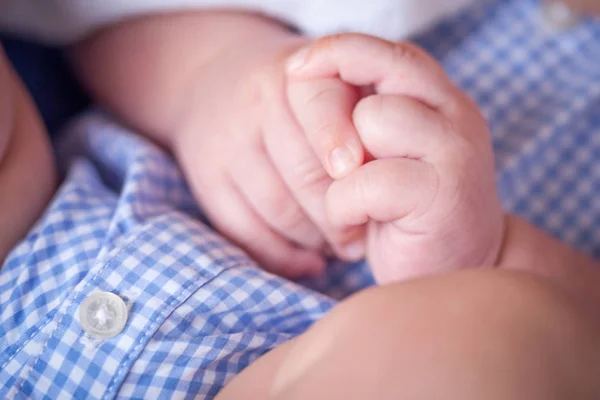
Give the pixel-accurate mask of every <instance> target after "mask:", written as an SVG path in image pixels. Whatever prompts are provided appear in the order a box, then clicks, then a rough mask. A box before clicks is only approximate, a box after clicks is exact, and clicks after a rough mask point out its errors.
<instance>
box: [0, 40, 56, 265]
mask: <svg viewBox="0 0 600 400" xmlns="http://www.w3.org/2000/svg"><path fill="white" fill-rule="evenodd" d="M55 179H56V178H55V169H54V164H53V160H52V155H51V151H50V145H49V143H48V139H47V135H46V133H45V130H44V126H43V124H42V122H41V119H40V118H39V115H38V114H37V111H36V110H35V107H34V105H33V102H32V101H31V99H30V98H29V96H28V94H27V92H26V90H25V88H24V86H23V85H22V84H21V82H20V81H19V80H18V79H17V77H16V74H15V73H14V71H13V70H12V68H11V67H10V65H9V63H8V61H7V60H6V58H5V56H4V54H3V52H2V48H1V47H0V188H1V192H0V193H1V194H0V265H1V264H2V262H3V261H4V258H5V257H6V255H7V254H8V252H9V251H10V249H11V248H12V247H13V246H14V245H15V243H17V241H19V240H20V239H21V238H22V237H23V236H24V235H25V234H26V233H27V231H28V230H29V229H30V227H31V225H33V223H34V222H35V220H36V219H37V218H38V217H39V215H40V213H41V212H42V210H43V209H44V207H45V205H46V203H47V202H48V200H49V198H50V196H51V195H52V193H53V191H54V188H55Z"/></svg>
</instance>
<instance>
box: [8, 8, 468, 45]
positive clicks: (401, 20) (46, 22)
mask: <svg viewBox="0 0 600 400" xmlns="http://www.w3.org/2000/svg"><path fill="white" fill-rule="evenodd" d="M472 1H474V0H221V1H220V0H0V29H2V30H5V31H9V32H12V33H16V34H19V35H22V36H26V37H30V38H34V39H37V40H41V41H43V42H47V43H55V44H67V43H72V42H75V41H77V40H79V39H81V38H83V37H85V36H86V35H87V34H89V33H90V32H92V31H94V30H95V29H98V28H100V27H102V26H105V25H109V24H111V23H114V22H116V21H119V20H121V19H124V18H128V17H132V16H137V15H141V14H146V13H153V12H164V11H175V10H186V9H198V8H207V7H212V8H243V9H250V10H256V11H260V12H263V13H265V14H267V15H270V16H273V17H276V18H279V19H281V20H283V21H285V22H287V23H289V24H292V25H294V26H296V27H298V28H299V29H300V30H302V31H303V32H305V33H306V34H308V35H311V36H322V35H325V34H329V33H338V32H344V31H354V32H363V33H369V34H374V35H378V36H382V37H385V38H388V39H393V40H397V39H401V38H404V37H406V36H408V35H410V34H413V33H416V32H417V31H420V30H423V29H425V28H426V27H428V26H429V25H430V24H431V23H433V22H435V21H437V20H438V19H440V18H441V17H443V16H449V15H451V14H453V13H455V12H456V11H458V10H460V9H461V8H462V7H464V6H465V5H466V4H468V3H471V2H472Z"/></svg>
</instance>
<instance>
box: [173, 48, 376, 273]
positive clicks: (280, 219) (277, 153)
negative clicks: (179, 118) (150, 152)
mask: <svg viewBox="0 0 600 400" xmlns="http://www.w3.org/2000/svg"><path fill="white" fill-rule="evenodd" d="M300 44H301V43H300V42H299V41H298V39H294V40H293V41H291V42H289V41H288V43H283V44H282V43H281V40H279V42H277V43H272V44H269V43H262V44H261V45H260V46H255V47H254V48H252V49H246V48H239V47H236V48H235V51H234V52H233V54H224V55H222V56H221V57H219V60H218V61H216V62H215V63H214V64H210V65H206V66H204V67H203V69H202V70H201V71H199V72H198V74H197V76H196V78H195V79H196V80H195V82H194V85H193V88H191V90H192V92H193V97H192V98H191V100H190V107H189V112H187V113H186V115H185V119H184V121H183V122H182V123H181V126H182V128H181V130H180V131H179V132H178V135H177V137H176V138H175V144H174V145H173V148H174V152H175V154H176V156H177V159H178V161H179V163H180V164H181V166H182V168H183V170H184V172H185V173H186V176H187V179H188V181H189V184H190V187H191V189H192V191H193V193H194V195H195V197H196V199H197V200H199V202H200V204H201V206H202V208H203V210H204V211H205V212H206V214H207V216H208V217H209V219H210V220H211V222H212V223H213V224H214V225H215V227H216V228H217V229H218V230H219V231H220V232H221V233H222V234H224V235H225V236H226V237H228V238H229V239H230V240H232V241H233V242H234V243H236V244H237V245H239V246H240V247H242V248H243V249H245V250H246V251H247V252H248V253H249V254H250V255H252V256H253V257H254V258H255V259H256V260H257V261H258V262H259V263H260V264H261V265H263V266H264V267H265V268H266V269H267V270H269V271H272V272H275V273H277V274H281V275H285V276H289V277H297V276H300V275H303V274H307V273H318V272H320V271H321V270H322V269H323V268H324V266H325V263H324V251H325V249H326V247H328V246H331V248H332V249H333V251H334V252H335V253H336V254H337V255H338V256H340V257H342V258H345V259H359V258H362V257H363V256H364V251H365V245H364V227H361V226H358V225H357V226H356V227H349V228H346V227H342V228H340V227H335V226H333V225H332V224H331V223H330V222H329V221H328V219H327V215H326V210H325V195H326V192H327V189H328V188H329V185H330V184H331V182H332V179H331V178H330V177H329V175H328V174H327V172H326V171H325V169H324V168H323V167H322V166H321V163H320V162H319V160H318V159H317V157H316V155H315V153H314V151H313V150H312V149H311V147H310V145H309V143H308V142H307V140H306V136H305V135H304V133H303V131H302V128H301V127H300V126H299V125H298V123H297V122H296V120H295V119H294V117H293V115H292V113H291V110H290V108H289V101H288V99H287V97H286V92H285V81H286V79H285V60H286V58H287V56H288V55H289V54H290V53H291V52H292V51H293V50H295V49H297V48H298V46H299V45H300ZM319 85H321V83H319ZM327 88H328V90H329V89H331V90H335V96H334V97H333V98H332V100H333V101H334V103H335V105H337V106H339V107H340V109H341V110H342V111H343V113H344V116H346V115H349V113H351V111H352V109H353V107H354V105H355V104H356V101H357V100H358V94H357V92H356V90H355V89H354V87H353V86H351V85H348V84H345V83H343V82H342V81H340V80H339V79H328V86H327ZM324 94H325V95H327V94H328V93H324ZM309 106H310V105H309ZM307 108H308V107H307ZM301 109H302V110H304V111H305V114H306V115H307V116H308V117H310V118H312V119H313V120H314V121H317V122H318V121H320V120H321V119H322V117H323V116H324V115H326V114H324V113H326V112H327V110H328V109H327V108H324V109H321V108H310V109H305V108H302V107H301ZM337 112H338V114H339V113H340V111H337ZM313 114H314V116H313V117H311V115H313ZM346 122H347V124H346V125H339V126H335V127H331V126H325V125H323V126H321V127H320V128H322V129H323V130H328V136H327V137H328V138H332V143H335V142H336V141H337V142H340V141H341V140H340V139H336V138H338V137H341V136H343V135H346V136H349V137H351V138H354V143H353V145H352V146H353V147H348V146H347V147H346V149H348V151H350V152H352V153H351V155H350V157H351V159H352V160H351V162H352V163H354V165H360V164H361V163H362V157H363V154H362V146H361V144H360V140H359V139H358V137H357V134H356V132H355V130H354V126H353V124H352V122H351V120H350V119H349V118H347V121H346ZM342 157H346V156H342ZM338 164H340V165H341V164H343V162H341V163H338ZM344 168H346V167H342V168H341V171H340V174H339V175H337V176H342V174H343V173H344V171H343V169H344ZM334 176H335V175H334Z"/></svg>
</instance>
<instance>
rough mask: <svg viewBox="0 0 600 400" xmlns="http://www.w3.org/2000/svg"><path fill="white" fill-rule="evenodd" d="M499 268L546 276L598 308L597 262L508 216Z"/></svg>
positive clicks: (599, 280) (599, 273) (599, 282)
mask: <svg viewBox="0 0 600 400" xmlns="http://www.w3.org/2000/svg"><path fill="white" fill-rule="evenodd" d="M498 266H499V267H500V268H507V269H518V270H523V271H528V272H532V273H535V274H537V275H541V276H546V277H548V278H550V279H551V280H553V281H555V282H556V283H558V284H559V285H560V286H562V287H564V288H565V289H567V290H568V291H571V292H572V293H574V294H576V295H578V296H580V297H581V298H582V299H583V300H584V301H586V302H591V304H592V305H593V306H595V307H598V306H600V265H599V263H598V262H597V261H594V260H593V259H591V258H588V257H586V256H585V255H583V254H580V253H577V252H576V251H574V250H572V249H571V248H569V247H568V246H566V245H564V244H562V243H560V242H559V241H557V240H555V239H553V238H551V237H550V236H548V235H546V234H544V233H543V232H541V231H540V230H538V229H536V228H534V227H533V226H531V225H529V224H528V223H527V222H525V221H523V220H522V219H520V218H517V217H515V216H512V215H511V216H508V217H507V231H506V237H505V242H504V248H503V250H502V253H501V255H500V259H499V264H498ZM596 309H597V308H596Z"/></svg>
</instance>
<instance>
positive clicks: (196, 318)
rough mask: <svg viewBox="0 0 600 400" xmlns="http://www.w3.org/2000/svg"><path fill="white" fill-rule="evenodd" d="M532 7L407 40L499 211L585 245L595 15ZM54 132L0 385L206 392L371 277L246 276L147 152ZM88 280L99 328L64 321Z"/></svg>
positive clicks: (69, 390)
mask: <svg viewBox="0 0 600 400" xmlns="http://www.w3.org/2000/svg"><path fill="white" fill-rule="evenodd" d="M536 7H537V3H536V2H535V1H533V0H523V1H519V0H514V1H486V2H484V3H483V4H481V5H478V6H476V7H475V8H473V9H471V10H470V11H468V12H467V13H464V14H462V15H461V16H459V17H457V18H456V19H454V20H453V21H449V22H448V23H444V24H442V25H440V26H439V27H438V28H437V29H436V30H434V31H432V32H430V33H429V34H427V35H425V36H423V37H421V38H419V40H418V42H419V43H420V44H422V45H423V46H424V47H426V48H427V49H428V50H430V51H432V52H433V54H434V55H435V56H436V57H437V58H438V59H440V60H441V61H442V63H443V64H444V66H445V67H446V69H447V70H448V72H449V73H450V75H451V76H452V77H453V78H454V79H455V80H456V82H457V83H458V84H459V85H461V86H462V87H463V88H464V89H465V90H466V91H468V92H469V93H471V94H472V96H473V97H474V98H475V99H476V101H477V102H478V103H479V104H480V106H481V107H482V109H483V110H484V113H485V114H486V116H487V117H488V119H489V121H490V125H491V129H492V132H493V140H494V146H495V149H496V151H497V169H498V182H499V185H500V189H501V195H502V198H503V202H504V205H505V206H506V208H507V209H509V210H513V211H515V212H517V213H519V214H521V215H523V216H525V217H526V218H528V219H530V220H531V221H533V222H534V223H535V224H537V225H539V226H541V227H542V228H544V229H546V230H548V231H550V232H552V233H553V234H555V235H557V236H559V237H560V238H562V239H563V240H565V241H567V242H569V243H571V244H572V245H574V246H576V247H578V248H580V249H581V250H583V251H586V252H588V253H590V254H593V255H595V256H600V201H599V200H598V197H599V195H600V160H599V158H600V68H598V66H599V65H600V24H599V23H597V22H593V21H584V22H582V23H581V24H579V25H578V26H577V27H574V28H573V29H571V30H569V31H566V32H562V33H550V32H547V31H545V30H544V29H543V27H542V25H541V23H540V21H538V19H537V15H538V14H537V11H536ZM69 131H70V132H69V134H68V138H67V143H64V145H63V146H62V148H63V151H64V154H63V155H62V156H61V158H62V159H63V160H64V161H65V165H66V166H67V167H68V168H67V171H68V172H67V177H66V179H65V181H64V182H63V184H62V186H61V188H60V190H59V192H58V193H57V195H56V196H55V198H54V200H53V202H52V204H51V205H50V206H49V208H48V210H47V212H46V213H45V215H44V216H43V217H42V218H41V220H40V221H39V222H38V224H37V225H36V227H35V228H34V229H33V230H32V231H31V232H30V234H29V235H28V237H27V238H26V239H25V240H24V241H23V242H22V243H21V244H20V245H18V246H17V247H16V248H15V249H14V250H13V252H12V253H11V254H10V256H9V258H8V259H7V261H6V263H5V265H4V266H3V268H2V270H0V398H2V399H5V398H6V399H12V398H39V399H57V398H71V397H75V398H102V399H110V398H117V397H118V398H187V397H195V396H198V397H201V398H212V397H214V395H215V394H216V393H217V392H218V391H219V390H220V389H221V388H222V387H223V385H224V384H225V382H226V381H227V380H228V379H230V378H231V377H232V376H234V375H235V374H236V373H238V372H239V371H240V370H241V369H243V368H244V367H246V366H247V365H249V364H250V363H252V361H254V360H255V359H256V358H257V357H259V356H260V355H262V354H263V353H265V352H267V351H269V350H270V349H272V348H274V347H276V346H277V345H279V344H280V343H283V342H285V341H287V340H288V339H290V338H292V337H294V336H297V335H298V334H300V333H301V332H303V331H304V330H305V329H306V328H307V327H309V326H310V325H311V324H312V323H313V322H314V321H315V320H317V319H319V318H320V317H322V316H323V314H324V313H326V312H327V311H328V310H329V309H330V308H331V307H332V306H333V305H335V302H336V300H335V299H339V298H343V297H344V296H346V295H348V294H349V293H352V292H355V291H357V290H359V289H361V288H363V287H366V286H368V285H370V284H372V279H371V277H370V275H369V273H368V271H367V268H366V266H365V265H364V264H362V263H359V264H355V265H352V266H343V265H332V266H331V268H330V269H329V272H328V274H327V276H326V277H323V278H321V279H319V280H318V281H310V282H301V283H293V282H289V281H286V280H283V279H280V278H278V277H275V276H272V275H270V274H267V273H265V272H263V271H261V270H260V269H259V268H257V267H256V266H255V265H254V263H253V262H252V261H251V260H250V259H249V258H248V257H247V256H246V255H244V254H243V253H242V252H241V251H239V250H238V249H236V248H235V247H233V246H232V245H230V244H228V243H227V242H226V241H225V240H223V239H222V238H221V237H219V236H218V235H217V234H216V233H214V232H213V231H212V230H211V229H210V228H209V227H208V226H207V225H205V224H204V223H202V222H200V221H201V218H202V216H201V215H200V213H199V212H198V211H197V210H196V209H195V206H194V202H193V200H192V198H191V196H190V194H189V192H188V190H187V188H186V186H185V184H184V181H183V179H182V176H181V173H180V172H179V170H178V169H177V167H176V166H175V164H174V163H173V161H172V160H171V159H170V158H169V157H168V156H166V155H165V154H163V153H162V152H161V151H160V150H159V149H157V148H156V147H154V146H153V145H151V144H149V143H148V142H146V141H144V140H143V139H141V138H139V137H137V136H135V135H133V134H132V133H130V132H128V131H126V130H125V129H124V128H122V127H120V126H119V125H117V124H115V123H114V122H112V121H111V120H109V119H108V118H106V117H104V116H102V115H101V114H99V113H90V114H88V115H86V116H84V117H82V118H80V119H79V120H78V121H77V122H75V123H74V124H73V125H72V126H71V128H70V129H69ZM94 291H109V292H113V293H115V294H117V295H119V296H121V298H123V299H124V300H125V302H126V304H127V305H128V307H129V319H128V322H127V324H126V326H125V329H124V331H123V332H122V333H121V334H119V335H118V336H116V337H114V338H112V339H108V340H97V339H94V338H92V337H89V336H87V335H86V334H85V332H84V331H83V329H82V328H81V326H80V324H79V321H78V317H77V310H78V307H79V305H80V304H81V302H82V301H83V300H84V299H85V298H86V296H88V295H89V294H90V293H92V292H94Z"/></svg>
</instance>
